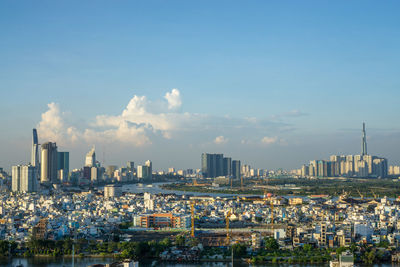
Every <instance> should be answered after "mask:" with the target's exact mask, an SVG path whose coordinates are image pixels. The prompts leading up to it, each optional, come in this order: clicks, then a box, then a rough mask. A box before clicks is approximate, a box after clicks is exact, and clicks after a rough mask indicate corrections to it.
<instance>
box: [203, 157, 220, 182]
mask: <svg viewBox="0 0 400 267" xmlns="http://www.w3.org/2000/svg"><path fill="white" fill-rule="evenodd" d="M201 172H202V174H203V177H209V178H215V177H218V176H223V175H224V155H223V154H208V153H203V154H201Z"/></svg>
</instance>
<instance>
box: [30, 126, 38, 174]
mask: <svg viewBox="0 0 400 267" xmlns="http://www.w3.org/2000/svg"><path fill="white" fill-rule="evenodd" d="M31 165H32V166H33V167H36V168H39V142H38V135H37V131H36V129H33V136H32V155H31Z"/></svg>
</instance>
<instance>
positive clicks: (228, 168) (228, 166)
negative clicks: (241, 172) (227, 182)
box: [222, 158, 232, 176]
mask: <svg viewBox="0 0 400 267" xmlns="http://www.w3.org/2000/svg"><path fill="white" fill-rule="evenodd" d="M222 175H224V176H231V175H232V158H224V171H223V174H222Z"/></svg>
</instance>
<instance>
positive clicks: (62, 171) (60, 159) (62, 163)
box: [57, 152, 69, 182]
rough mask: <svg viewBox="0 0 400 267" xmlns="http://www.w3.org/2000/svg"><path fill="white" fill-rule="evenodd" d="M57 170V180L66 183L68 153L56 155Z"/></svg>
mask: <svg viewBox="0 0 400 267" xmlns="http://www.w3.org/2000/svg"><path fill="white" fill-rule="evenodd" d="M57 170H58V174H59V179H60V180H61V181H63V182H66V180H67V178H68V175H69V152H58V153H57Z"/></svg>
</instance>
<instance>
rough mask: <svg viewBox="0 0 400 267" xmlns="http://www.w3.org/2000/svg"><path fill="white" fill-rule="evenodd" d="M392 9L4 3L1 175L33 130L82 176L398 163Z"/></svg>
mask: <svg viewBox="0 0 400 267" xmlns="http://www.w3.org/2000/svg"><path fill="white" fill-rule="evenodd" d="M399 8H400V4H399V2H398V1H384V2H379V3H377V2H376V1H366V0H363V1H331V2H326V1H301V2H299V1H286V2H282V1H140V2H139V1H101V0H99V1H11V0H5V1H1V2H0V32H1V38H0V93H1V100H2V101H1V105H0V114H1V116H0V123H1V131H0V147H1V150H0V167H4V168H6V169H10V166H11V165H12V164H19V163H27V162H29V160H30V159H29V157H30V144H31V131H32V128H34V127H36V128H37V129H38V134H39V141H40V142H41V143H43V142H46V141H54V142H57V144H58V146H59V150H60V151H70V156H71V159H70V161H71V166H72V167H80V166H82V165H83V162H84V155H85V153H86V152H87V151H88V150H89V149H90V148H91V147H92V146H93V145H95V146H96V152H97V157H98V160H100V161H101V162H102V163H105V164H106V165H109V164H117V165H122V164H125V162H126V161H128V160H129V161H135V162H137V163H138V164H141V163H144V161H145V160H147V159H151V160H152V161H153V166H154V168H155V169H166V168H168V167H172V166H173V167H176V168H199V167H200V154H201V153H202V152H220V153H224V154H226V155H229V156H231V157H233V158H236V159H241V160H242V162H244V163H248V164H250V165H252V166H254V167H256V168H268V169H276V168H286V169H290V168H298V167H300V166H301V164H303V163H305V162H308V161H309V160H311V159H320V158H321V159H323V158H328V157H329V155H330V154H356V153H359V151H360V149H361V144H360V143H361V126H362V122H363V121H365V122H366V123H367V133H368V146H369V147H368V148H369V152H370V153H371V154H374V155H380V156H385V157H387V158H388V159H389V161H390V163H391V164H400V150H399V149H398V148H399V147H400V116H399V115H400V111H399V110H400V108H399V104H398V103H399V97H400V75H399V74H400V73H399V62H400V20H399V18H398V10H399Z"/></svg>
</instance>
